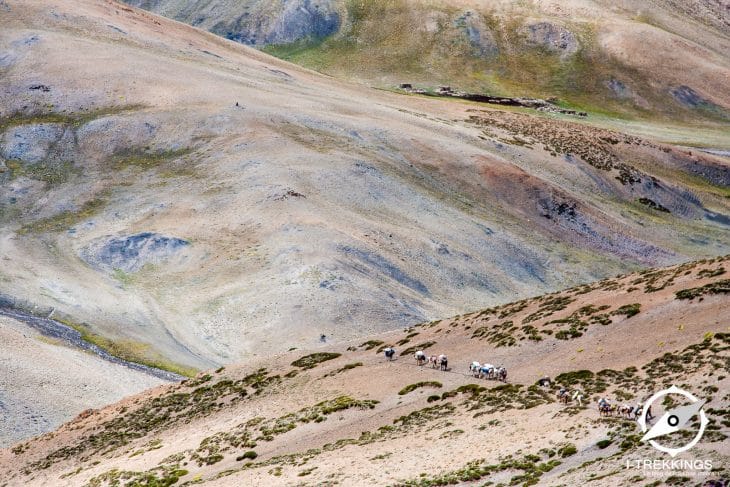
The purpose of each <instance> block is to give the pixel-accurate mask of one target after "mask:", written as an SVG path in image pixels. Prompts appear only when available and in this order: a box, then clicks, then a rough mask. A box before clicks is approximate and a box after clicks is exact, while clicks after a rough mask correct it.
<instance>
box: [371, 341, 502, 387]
mask: <svg viewBox="0 0 730 487" xmlns="http://www.w3.org/2000/svg"><path fill="white" fill-rule="evenodd" d="M383 353H385V358H386V359H387V360H389V361H390V360H395V348H393V347H387V348H385V349H383ZM413 358H414V359H415V361H416V365H418V366H419V367H422V366H424V365H426V364H430V365H431V368H433V369H439V370H442V371H444V372H448V371H450V370H451V369H449V358H448V357H447V356H446V355H444V354H441V355H431V356H427V355H426V353H425V352H424V351H423V350H418V351H417V352H416V353H414V354H413ZM469 372H470V373H471V374H472V375H473V376H474V377H478V378H485V379H496V380H501V381H502V382H507V369H506V368H505V367H503V366H501V365H499V366H494V365H491V364H487V363H484V364H480V363H479V362H472V363H471V365H470V366H469Z"/></svg>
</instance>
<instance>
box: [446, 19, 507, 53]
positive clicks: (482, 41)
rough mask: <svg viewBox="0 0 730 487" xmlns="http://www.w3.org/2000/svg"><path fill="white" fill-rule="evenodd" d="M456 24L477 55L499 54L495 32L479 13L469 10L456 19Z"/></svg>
mask: <svg viewBox="0 0 730 487" xmlns="http://www.w3.org/2000/svg"><path fill="white" fill-rule="evenodd" d="M454 26H455V27H456V28H458V29H460V30H462V32H463V34H464V36H465V37H466V39H467V40H468V41H469V44H470V45H471V47H472V49H473V51H474V54H475V55H476V56H479V57H491V56H496V55H497V54H499V47H498V46H497V42H496V40H495V38H494V34H493V33H492V31H491V29H490V28H489V26H487V24H486V22H485V21H484V18H483V17H482V16H481V15H479V14H478V13H476V12H474V11H471V10H467V11H466V12H464V13H463V14H461V15H460V16H459V17H457V18H456V20H454Z"/></svg>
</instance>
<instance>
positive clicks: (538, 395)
mask: <svg viewBox="0 0 730 487" xmlns="http://www.w3.org/2000/svg"><path fill="white" fill-rule="evenodd" d="M728 263H730V260H729V259H728V257H722V258H717V259H709V260H705V261H700V262H692V263H687V264H682V265H679V266H674V267H669V268H663V269H649V270H646V271H642V272H639V273H633V274H628V275H623V276H619V277H616V278H613V279H604V280H602V281H598V282H595V283H591V284H587V285H583V286H579V287H575V288H571V289H567V290H563V291H560V292H556V293H551V294H547V295H544V296H539V297H535V298H531V299H526V300H523V301H517V302H513V303H509V304H506V305H502V306H496V307H492V308H489V309H484V310H480V311H478V312H473V313H468V314H464V315H461V316H457V317H454V318H451V319H445V320H436V321H432V322H426V323H421V324H419V325H417V326H415V327H409V328H407V329H405V330H401V331H393V332H388V333H384V334H379V335H374V336H370V337H367V339H361V340H358V341H353V342H352V343H350V344H343V345H341V346H337V347H331V346H328V347H324V348H319V349H312V350H296V351H292V352H289V353H285V354H280V355H278V356H276V357H272V358H267V359H263V360H250V361H247V362H245V363H242V364H237V365H233V366H228V367H225V368H223V367H221V368H220V369H218V370H216V371H210V372H207V373H201V374H199V375H198V376H196V377H195V378H193V379H189V380H187V381H184V382H182V383H180V384H175V385H171V386H163V387H160V388H157V389H154V390H151V391H148V392H145V393H143V394H140V395H137V396H133V397H130V398H128V399H125V400H124V401H122V402H120V403H118V404H114V405H111V406H109V407H106V408H103V409H101V410H92V411H85V412H84V413H83V414H82V415H79V417H77V418H76V419H75V420H74V421H71V422H69V423H67V424H65V425H64V426H63V427H61V428H60V429H58V430H57V431H55V432H53V433H49V434H46V435H43V436H41V437H39V438H36V439H32V440H29V441H24V442H21V443H18V444H17V445H15V446H14V447H13V448H12V449H6V450H0V469H3V470H5V471H6V472H7V474H6V475H5V477H4V478H3V481H4V482H3V483H2V484H0V485H4V486H7V487H10V486H21V485H37V486H46V485H47V486H54V487H55V486H93V487H99V486H117V485H172V484H174V485H181V486H184V485H200V484H203V485H216V486H239V485H267V486H274V485H302V486H304V485H356V486H366V485H384V484H385V485H398V486H424V487H425V486H440V485H454V484H458V485H472V484H473V483H474V482H477V481H478V483H479V485H482V484H484V483H488V482H492V483H495V484H497V483H499V484H502V485H534V484H539V485H581V484H583V483H588V482H590V485H597V486H631V485H637V483H639V484H640V485H646V484H650V483H651V482H652V481H654V479H652V478H651V477H648V476H646V474H645V473H644V472H642V471H636V470H632V469H627V468H626V467H625V464H626V461H627V460H631V459H634V458H653V457H654V456H656V452H655V451H654V450H653V449H652V448H651V447H650V446H648V445H647V444H646V443H642V442H640V441H639V439H640V438H641V432H640V430H639V428H638V426H637V424H636V422H635V421H634V420H633V419H630V418H628V417H626V415H625V414H624V415H621V414H619V413H614V414H611V415H609V416H604V415H600V414H599V412H598V410H597V408H596V402H597V400H598V399H599V398H601V397H603V398H607V399H608V400H609V401H610V402H611V403H612V404H614V405H618V406H623V405H629V404H630V405H631V406H634V405H635V404H637V403H639V402H643V401H646V399H647V398H648V396H650V395H651V394H653V393H654V392H656V391H658V390H659V389H662V388H666V387H669V386H670V385H672V384H679V385H681V387H683V388H685V389H686V390H688V391H691V392H692V393H694V394H696V395H697V396H698V397H700V398H702V399H705V400H706V401H707V403H706V404H705V405H704V408H705V410H706V411H707V415H708V417H709V419H710V423H709V426H708V427H707V430H706V432H705V434H704V436H703V439H702V441H701V442H700V443H699V444H698V445H697V446H696V447H695V449H693V451H692V453H693V455H697V457H698V458H703V459H708V460H711V461H712V462H713V464H714V465H715V466H716V468H715V469H714V471H713V472H712V474H711V476H710V477H709V478H708V479H709V480H719V479H723V478H727V477H728V475H730V472H728V470H727V465H728V463H727V462H728V460H729V459H730V442H729V441H728V439H727V435H728V430H727V426H728V422H729V421H730V416H729V414H728V411H729V409H728V407H729V406H730V396H728V394H727V391H728V386H729V385H730V384H728V381H730V378H728V371H730V353H728V352H729V351H730V328H728V326H727V321H724V317H725V316H727V314H728V311H730V303H729V302H728V298H727V294H728V293H729V292H730V280H728V272H727V267H728ZM388 346H395V347H396V350H397V353H396V357H395V360H393V361H390V360H387V359H386V358H385V357H384V356H383V353H382V350H383V349H384V348H386V347H388ZM416 350H425V352H426V354H428V355H439V354H446V355H447V356H448V365H447V370H439V369H438V368H433V367H431V366H430V365H424V366H418V365H416V363H415V361H414V359H413V353H414V352H415V351H416ZM474 360H477V361H479V362H480V363H485V364H486V363H491V364H496V365H503V366H505V367H506V368H507V371H508V374H507V381H506V382H504V383H503V382H500V381H498V380H495V379H489V378H477V377H475V376H474V375H473V374H471V373H470V371H469V368H468V366H469V364H470V363H471V362H472V361H474ZM678 371H681V372H678ZM545 376H548V377H550V379H551V380H552V383H551V384H550V385H548V386H540V385H538V384H537V381H538V379H540V378H542V377H545ZM561 387H565V388H567V389H568V390H569V391H570V394H571V395H572V394H573V392H574V391H580V393H581V394H582V395H583V399H582V401H581V402H579V401H578V400H575V401H571V402H569V403H568V404H562V403H561V402H559V401H558V400H557V397H556V392H557V391H558V390H559V389H560V388H561ZM670 406H671V404H668V403H663V405H661V406H659V405H655V406H654V415H655V416H656V417H659V416H661V414H662V410H661V408H665V409H666V408H667V407H670ZM693 427H697V425H696V424H694V425H693ZM686 433H687V435H689V437H691V436H692V435H693V434H694V433H692V432H691V431H689V430H688V431H687V432H686ZM687 435H680V437H679V438H674V439H673V440H669V441H675V442H676V441H678V442H679V444H682V443H685V442H686V441H687V438H688V436H687ZM666 442H667V440H666V439H665V440H663V443H666ZM680 458H684V457H680ZM704 480H707V479H704V478H700V479H693V478H690V477H686V478H681V477H678V476H675V477H673V480H671V483H667V484H666V485H702V482H703V481H704Z"/></svg>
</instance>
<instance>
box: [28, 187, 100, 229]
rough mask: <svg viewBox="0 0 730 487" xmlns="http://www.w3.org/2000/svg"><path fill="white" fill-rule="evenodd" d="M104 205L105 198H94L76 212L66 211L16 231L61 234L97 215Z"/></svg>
mask: <svg viewBox="0 0 730 487" xmlns="http://www.w3.org/2000/svg"><path fill="white" fill-rule="evenodd" d="M106 204H107V199H106V196H101V197H96V198H93V199H91V200H88V201H86V202H85V203H84V204H82V205H81V207H79V209H78V210H76V211H70V210H66V211H62V212H61V213H58V214H56V215H53V216H49V217H47V218H41V219H40V220H36V221H34V222H30V223H27V224H25V225H23V226H22V227H21V228H20V230H18V233H19V234H21V235H26V234H30V233H52V232H63V231H65V230H68V229H69V228H71V227H73V226H74V225H77V224H79V223H80V222H82V221H84V220H87V219H89V218H91V217H93V216H94V215H96V214H98V213H99V212H100V211H101V210H102V209H103V208H104V207H105V206H106Z"/></svg>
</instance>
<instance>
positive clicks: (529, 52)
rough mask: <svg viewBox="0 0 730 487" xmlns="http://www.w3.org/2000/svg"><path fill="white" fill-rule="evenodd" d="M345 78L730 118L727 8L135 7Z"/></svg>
mask: <svg viewBox="0 0 730 487" xmlns="http://www.w3.org/2000/svg"><path fill="white" fill-rule="evenodd" d="M126 1H127V3H129V4H131V5H136V6H141V7H143V8H146V9H149V10H152V11H154V12H157V13H160V14H161V15H165V16H168V17H171V18H174V19H177V20H181V21H183V22H187V23H190V24H192V25H195V26H198V27H200V28H203V29H207V30H209V31H211V32H214V33H216V34H218V35H220V36H223V37H226V38H228V39H232V40H235V41H237V42H242V43H244V44H249V45H253V46H256V47H258V48H262V49H264V50H265V51H267V52H270V53H273V54H275V55H277V56H279V57H282V58H284V59H287V60H290V61H293V62H295V63H298V64H301V65H303V66H307V67H310V68H313V69H316V70H318V71H321V72H324V73H327V74H330V75H334V76H337V77H349V78H353V79H357V80H359V81H364V82H366V83H369V84H371V85H373V86H378V87H382V88H393V87H395V86H397V85H398V84H399V83H403V82H411V83H416V84H419V85H421V86H424V87H436V86H438V85H449V86H455V87H458V88H460V89H465V90H471V91H486V92H489V93H493V94H503V95H509V96H537V97H542V98H548V97H558V98H559V99H560V100H562V102H563V103H567V104H570V105H573V106H578V107H581V108H583V109H588V110H591V111H601V112H605V113H611V114H620V115H622V116H627V117H640V118H643V119H655V118H662V119H671V120H676V121H679V120H681V121H684V122H686V121H687V120H706V121H710V120H715V121H720V122H723V123H727V122H728V120H730V88H729V87H730V82H729V81H730V57H728V52H730V35H729V34H728V32H730V6H728V4H727V2H723V1H719V0H686V1H675V0H639V1H637V0H619V1H614V0H612V1H608V0H571V1H567V2H566V1H560V2H556V1H554V0H531V1H517V0H499V1H489V2H479V1H473V0H437V1H433V0H429V1H424V0H388V1H362V0H290V1H286V2H284V1H281V0H276V1H261V0H244V1H240V0H236V1H233V0H212V1H211V0H206V1H204V2H203V1H193V2H191V1H187V0H126Z"/></svg>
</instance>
